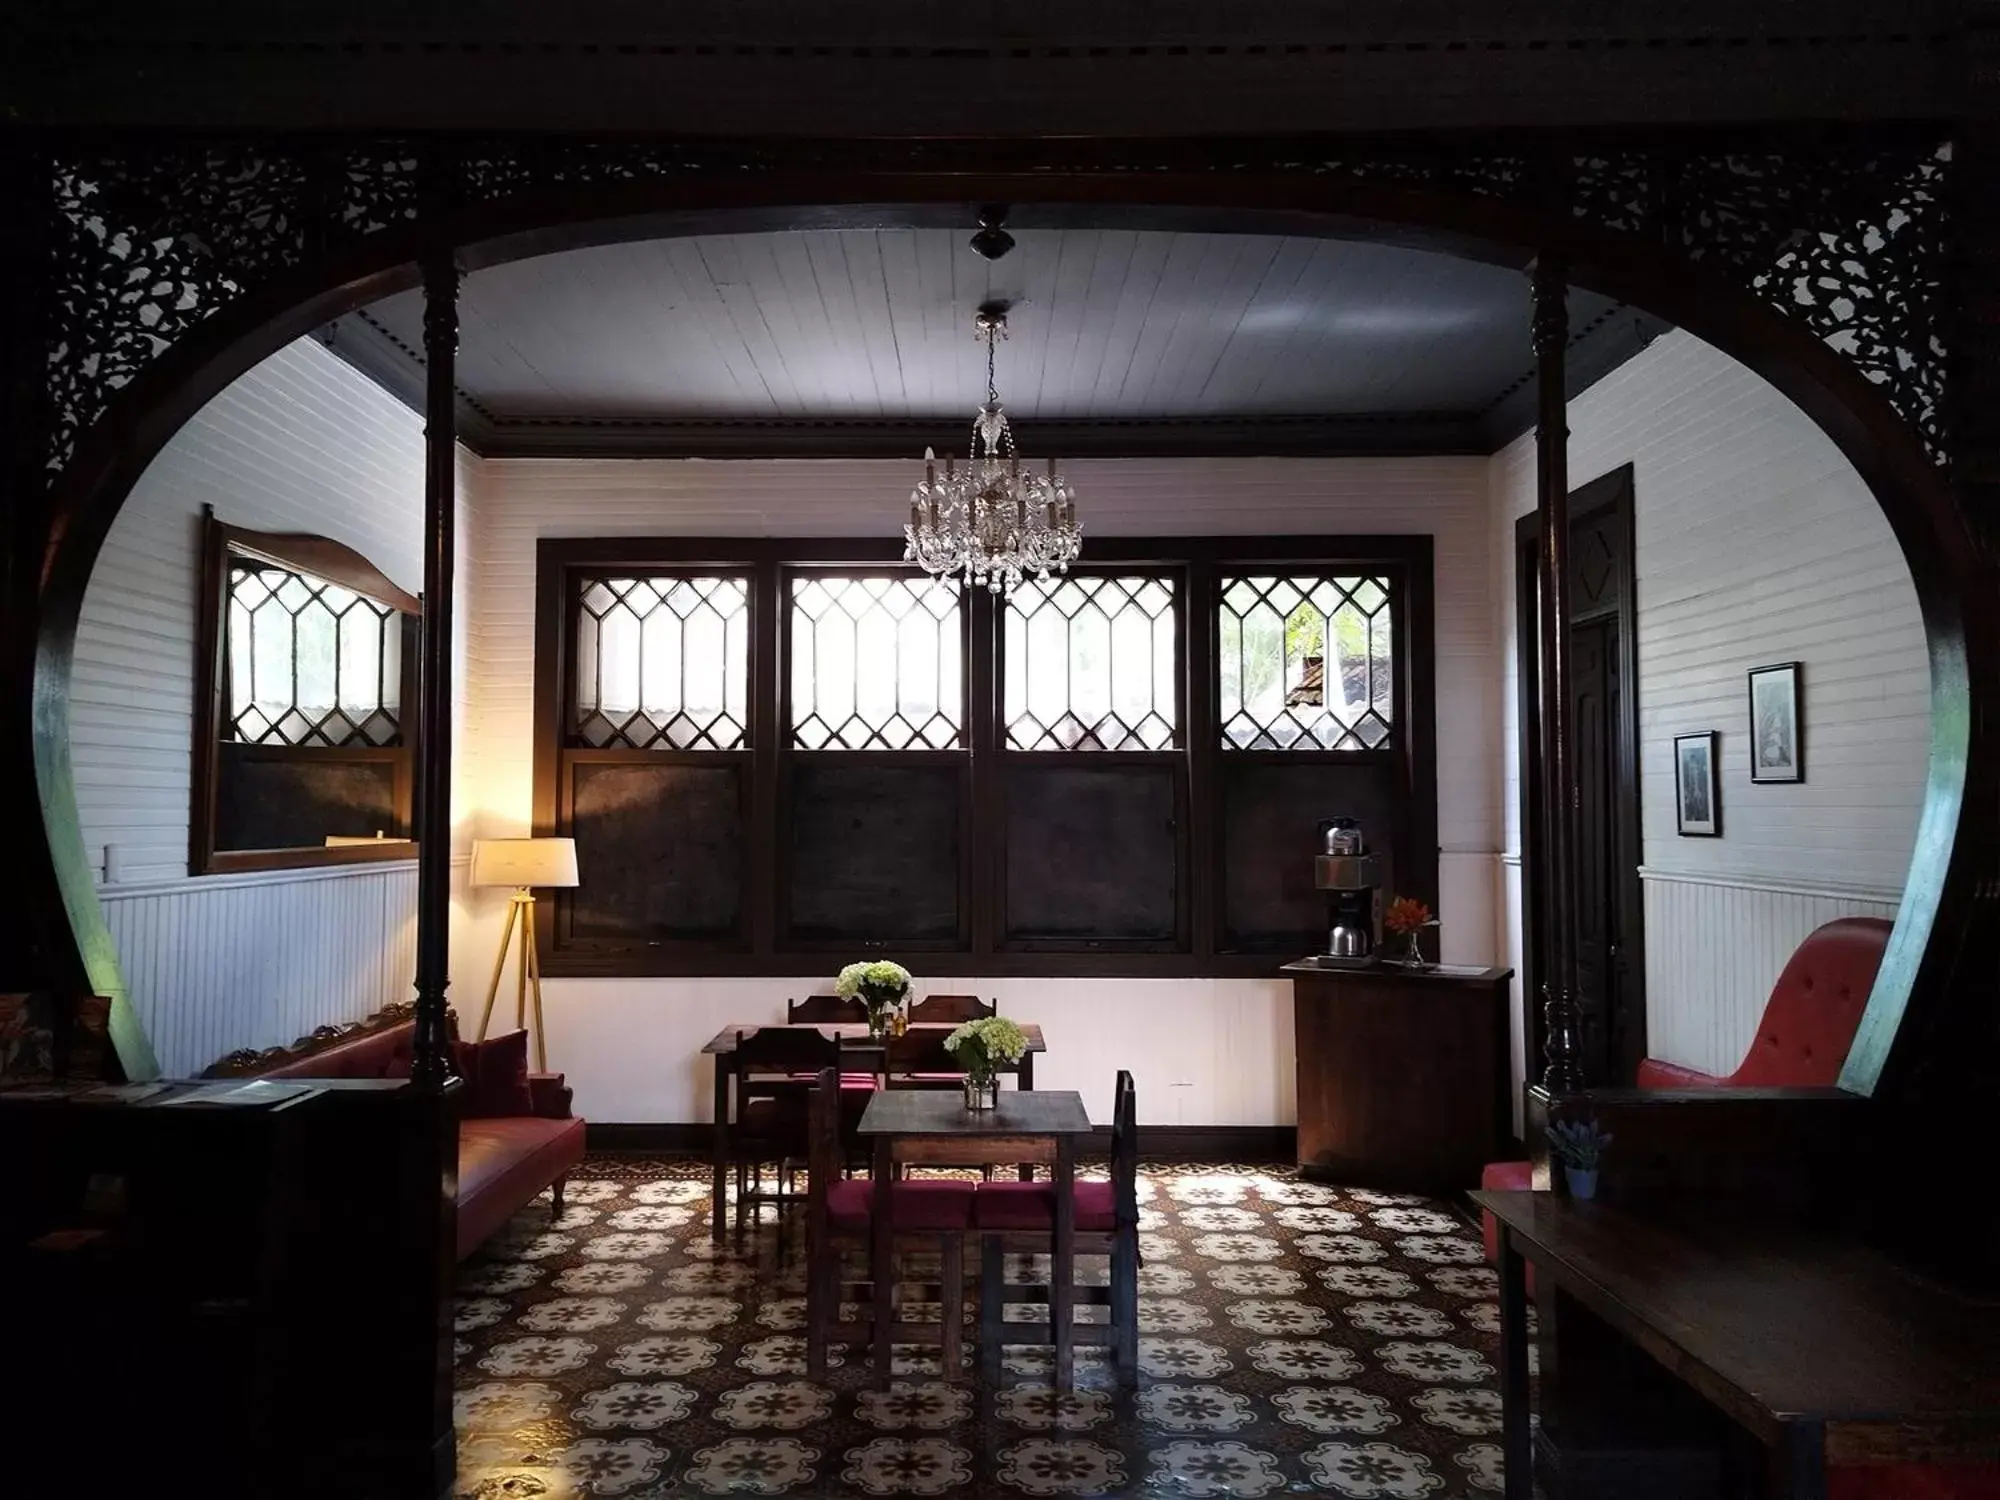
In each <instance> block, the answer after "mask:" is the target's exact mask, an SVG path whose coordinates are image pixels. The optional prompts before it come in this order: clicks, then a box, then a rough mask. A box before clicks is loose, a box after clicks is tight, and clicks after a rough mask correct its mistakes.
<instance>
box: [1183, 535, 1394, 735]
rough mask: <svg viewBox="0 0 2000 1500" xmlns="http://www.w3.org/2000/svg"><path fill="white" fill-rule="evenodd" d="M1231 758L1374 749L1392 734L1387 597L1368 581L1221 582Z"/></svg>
mask: <svg viewBox="0 0 2000 1500" xmlns="http://www.w3.org/2000/svg"><path fill="white" fill-rule="evenodd" d="M1221 585H1222V588H1221V606H1220V610H1219V613H1218V617H1217V622H1216V623H1217V626H1218V631H1217V635H1218V645H1219V650H1220V661H1219V663H1218V667H1219V673H1218V693H1219V696H1218V699H1217V703H1216V708H1217V714H1218V718H1219V719H1220V722H1221V726H1222V746H1223V748H1224V749H1230V750H1382V749H1389V748H1392V747H1393V744H1394V737H1395V726H1396V698H1395V682H1396V661H1395V644H1394V640H1395V637H1394V631H1393V628H1392V626H1393V610H1394V591H1393V590H1392V588H1391V587H1390V582H1389V580H1388V579H1387V578H1384V577H1380V576H1375V575H1365V574H1364V575H1348V574H1341V575H1337V576H1314V577H1296V576H1293V577H1271V576H1260V577H1236V578H1224V579H1222V580H1221Z"/></svg>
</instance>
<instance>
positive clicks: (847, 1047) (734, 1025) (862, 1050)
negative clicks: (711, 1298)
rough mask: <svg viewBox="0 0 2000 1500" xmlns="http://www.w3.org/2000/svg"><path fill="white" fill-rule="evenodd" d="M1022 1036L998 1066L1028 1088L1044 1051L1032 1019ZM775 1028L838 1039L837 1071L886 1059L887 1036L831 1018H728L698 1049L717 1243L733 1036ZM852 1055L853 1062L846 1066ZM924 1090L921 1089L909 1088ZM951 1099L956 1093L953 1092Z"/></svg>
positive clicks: (722, 1222)
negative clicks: (709, 1085)
mask: <svg viewBox="0 0 2000 1500" xmlns="http://www.w3.org/2000/svg"><path fill="white" fill-rule="evenodd" d="M1014 1024H1015V1025H1017V1026H1019V1027H1020V1028H1021V1034H1022V1035H1023V1036H1025V1037H1026V1038H1027V1039H1028V1050H1027V1051H1026V1052H1025V1053H1023V1054H1022V1056H1021V1060H1020V1062H1018V1063H1016V1064H1014V1065H1013V1066H1012V1067H1003V1068H1001V1069H1000V1071H1001V1072H1003V1073H1012V1074H1013V1075H1014V1078H1015V1084H1016V1090H1017V1091H1019V1090H1029V1089H1033V1088H1034V1086H1035V1055H1036V1054H1037V1053H1040V1052H1046V1051H1048V1050H1049V1048H1048V1043H1047V1042H1046V1041H1045V1040H1044V1039H1043V1037H1042V1028H1041V1027H1040V1026H1039V1025H1037V1024H1036V1023H1035V1022H1033V1021H1016V1022H1015V1023H1014ZM959 1025H960V1023H959V1022H957V1021H918V1022H912V1023H911V1025H910V1028H909V1029H910V1030H911V1031H913V1032H923V1031H939V1032H946V1033H949V1032H952V1031H955V1030H957V1029H958V1027H959ZM766 1028H774V1029H780V1030H786V1031H817V1032H819V1033H820V1035H822V1036H830V1037H837V1038H838V1039H839V1041H840V1052H841V1070H842V1071H843V1072H870V1073H874V1074H875V1075H876V1076H877V1077H880V1076H881V1074H882V1070H883V1064H884V1062H885V1061H886V1057H887V1051H888V1042H887V1039H886V1038H882V1037H871V1036H870V1035H869V1034H868V1027H867V1025H866V1023H864V1022H860V1021H835V1022H805V1021H801V1022H786V1021H731V1022H730V1023H729V1024H728V1025H726V1026H724V1027H723V1028H722V1030H720V1031H718V1032H717V1033H716V1034H715V1035H714V1036H712V1037H710V1038H709V1039H708V1044H707V1045H706V1046H704V1047H703V1048H702V1049H701V1050H702V1052H703V1053H704V1054H705V1055H706V1056H709V1057H712V1058H714V1059H715V1106H714V1110H715V1112H714V1122H715V1123H714V1138H713V1142H712V1149H711V1158H710V1159H711V1163H712V1176H713V1191H712V1192H711V1193H710V1194H709V1234H710V1236H711V1237H712V1238H713V1239H714V1240H715V1242H716V1243H717V1244H720V1243H722V1239H723V1235H724V1234H725V1233H726V1232H727V1225H728V1219H729V1214H728V1204H727V1202H726V1201H725V1200H726V1197H727V1192H728V1186H729V1132H730V1130H731V1128H732V1127H733V1126H734V1124H735V1119H736V1112H735V1109H734V1108H733V1107H732V1105H733V1104H734V1102H735V1099H734V1096H735V1094H736V1093H737V1092H738V1090H737V1088H736V1085H737V1083H738V1082H739V1079H738V1075H737V1068H736V1039H737V1037H739V1036H745V1035H748V1034H749V1033H751V1032H753V1031H763V1030H765V1029H766ZM849 1058H852V1059H853V1061H854V1064H855V1066H853V1067H851V1068H850V1067H849V1066H848V1059H849ZM913 1092H926V1091H913ZM951 1097H952V1098H953V1099H954V1100H956V1099H957V1098H958V1095H956V1094H952V1095H951Z"/></svg>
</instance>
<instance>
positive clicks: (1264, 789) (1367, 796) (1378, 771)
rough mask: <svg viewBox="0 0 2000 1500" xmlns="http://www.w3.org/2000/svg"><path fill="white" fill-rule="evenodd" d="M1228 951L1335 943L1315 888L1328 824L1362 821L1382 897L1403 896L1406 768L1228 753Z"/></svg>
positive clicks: (1313, 949) (1384, 761) (1373, 760)
mask: <svg viewBox="0 0 2000 1500" xmlns="http://www.w3.org/2000/svg"><path fill="white" fill-rule="evenodd" d="M1220 760H1221V764H1220V766H1219V768H1218V771H1217V776H1218V778H1219V779H1220V781H1221V783H1222V881H1221V885H1222V921H1221V925H1220V927H1219V928H1218V935H1219V943H1220V946H1221V947H1222V948H1223V950H1224V951H1228V952H1251V953H1297V952H1299V951H1300V950H1301V949H1303V950H1304V951H1305V952H1308V953H1317V952H1319V951H1320V950H1321V949H1322V948H1323V947H1325V945H1326V922H1327V916H1326V897H1325V894H1324V893H1323V892H1321V891H1319V890H1318V889H1316V888H1315V887H1314V885H1313V856H1314V855H1315V854H1317V853H1318V852H1319V840H1318V837H1317V834H1318V829H1319V825H1320V823H1321V822H1322V821H1323V820H1325V819H1327V818H1358V819H1360V821H1361V826H1362V829H1363V830H1364V832H1365V833H1366V834H1367V837H1368V842H1369V846H1370V847H1371V848H1373V849H1374V850H1375V851H1376V854H1377V857H1378V858H1379V859H1380V861H1381V870H1382V890H1383V892H1384V899H1385V900H1386V899H1387V893H1388V892H1390V891H1393V890H1395V889H1396V885H1395V878H1396V864H1397V861H1396V848H1397V839H1398V837H1399V836H1400V834H1401V833H1402V831H1403V830H1402V829H1401V828H1400V827H1399V826H1398V822H1399V820H1398V818H1397V811H1396V810H1397V806H1398V803H1399V800H1400V799H1399V798H1398V796H1397V793H1396V778H1397V767H1396V763H1395V760H1394V758H1393V757H1391V756H1388V755H1381V756H1374V757H1369V758H1366V759H1363V758H1360V757H1356V756H1347V757H1343V758H1341V759H1339V760H1330V759H1328V760H1321V759H1314V760H1306V761H1301V760H1298V759H1296V758H1293V757H1292V756H1290V755H1289V754H1288V753H1286V752H1283V751H1280V752H1275V753H1273V754H1272V755H1269V756H1263V755H1254V756H1253V755H1237V754H1228V755H1223V756H1222V757H1221V758H1220Z"/></svg>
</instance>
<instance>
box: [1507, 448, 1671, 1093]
mask: <svg viewBox="0 0 2000 1500" xmlns="http://www.w3.org/2000/svg"><path fill="white" fill-rule="evenodd" d="M1633 509H1634V507H1633V472H1632V465H1631V464H1629V463H1628V464H1623V465H1621V466H1619V467H1618V468H1616V469H1613V470H1611V471H1610V472H1609V473H1607V474H1602V475H1600V476H1598V477H1597V478H1596V479H1593V480H1591V481H1590V483H1588V484H1586V485H1583V486H1581V487H1580V488H1578V489H1576V490H1574V491H1572V492H1571V494H1570V497H1569V515H1570V530H1571V533H1572V534H1574V533H1575V532H1576V531H1577V530H1578V528H1579V527H1582V526H1584V525H1587V524H1589V523H1592V522H1595V521H1598V520H1601V519H1604V518H1605V513H1606V512H1607V511H1610V512H1611V513H1612V514H1613V516H1615V518H1616V523H1617V525H1616V530H1617V535H1618V545H1617V546H1616V547H1615V548H1614V549H1613V551H1614V555H1613V557H1612V559H1611V562H1612V566H1613V569H1614V573H1615V581H1616V584H1617V587H1616V589H1615V590H1614V591H1612V592H1613V597H1612V598H1611V600H1610V602H1608V603H1592V602H1590V601H1591V600H1592V599H1594V598H1596V597H1597V596H1598V593H1599V591H1598V590H1594V589H1590V590H1586V589H1577V588H1574V587H1573V588H1572V589H1571V591H1570V597H1571V600H1572V607H1571V611H1570V618H1569V621H1568V626H1569V628H1571V629H1574V628H1575V627H1577V626H1578V625H1587V624H1590V623H1592V622H1594V621H1601V620H1605V619H1613V620H1615V621H1616V622H1617V631H1618V659H1617V677H1618V680H1619V683H1620V685H1621V691H1620V694H1619V700H1618V710H1617V721H1616V724H1615V725H1614V734H1615V749H1614V754H1615V757H1616V766H1615V769H1614V776H1615V784H1616V798H1615V800H1616V807H1615V809H1614V817H1615V822H1616V828H1615V834H1616V837H1617V840H1618V845H1619V851H1620V857H1619V870H1620V874H1621V879H1620V880H1619V882H1618V889H1617V890H1616V891H1615V892H1614V893H1613V894H1614V899H1615V900H1616V901H1617V902H1618V905H1619V909H1620V910H1619V929H1620V938H1621V942H1620V944H1619V954H1618V971H1619V983H1620V987H1621V990H1620V992H1621V995H1622V997H1623V999H1624V1002H1625V1005H1626V1008H1627V1010H1628V1012H1629V1018H1630V1024H1629V1026H1628V1027H1627V1029H1626V1032H1625V1035H1624V1043H1625V1044H1624V1045H1623V1046H1622V1047H1620V1048H1619V1049H1618V1050H1619V1052H1620V1053H1621V1056H1619V1057H1618V1058H1616V1059H1614V1063H1615V1064H1617V1065H1618V1066H1619V1067H1620V1070H1621V1071H1622V1072H1624V1073H1626V1074H1627V1075H1629V1073H1630V1071H1631V1069H1632V1068H1633V1067H1635V1066H1636V1065H1637V1063H1638V1060H1639V1058H1641V1057H1643V1056H1644V1055H1645V1043H1646V948H1645V933H1646V929H1645V890H1644V887H1643V883H1642V882H1641V881H1640V878H1639V861H1640V857H1641V855H1642V853H1643V850H1644V847H1645V846H1644V842H1643V830H1642V824H1641V822H1640V804H1639V665H1638V589H1637V567H1636V562H1635V553H1634V542H1633V536H1634V520H1635V517H1634V514H1633ZM1536 525H1537V523H1536V517H1535V515H1534V513H1533V512H1530V513H1529V514H1527V515H1524V516H1522V517H1521V518H1520V519H1519V520H1518V521H1517V522H1515V527H1514V618H1515V642H1516V650H1517V652H1518V654H1519V660H1520V671H1519V672H1518V673H1517V674H1516V675H1517V684H1516V687H1517V699H1516V701H1517V707H1518V712H1517V714H1516V720H1517V725H1518V737H1519V764H1520V769H1521V775H1520V811H1521V949H1522V951H1521V962H1520V970H1521V1006H1522V1012H1523V1014H1522V1017H1521V1035H1522V1038H1523V1041H1524V1044H1525V1058H1526V1065H1527V1076H1528V1079H1529V1080H1530V1081H1531V1082H1532V1081H1533V1080H1534V1079H1535V1078H1536V1077H1537V1076H1539V1073H1540V1066H1539V1062H1540V1059H1541V1057H1542V1046H1543V1041H1544V1023H1543V1016H1542V1001H1541V987H1542V978H1543V975H1544V973H1545V966H1546V963H1547V956H1546V955H1547V936H1546V933H1545V932H1544V929H1543V923H1542V920H1541V918H1542V914H1543V913H1544V912H1546V911H1547V909H1548V907H1547V899H1546V896H1545V894H1544V893H1545V891H1546V889H1547V879H1546V875H1545V873H1544V871H1543V868H1542V863H1541V850H1540V849H1539V847H1538V840H1537V837H1536V833H1537V830H1538V829H1539V828H1540V827H1541V826H1542V824H1541V819H1542V811H1543V810H1542V770H1541V753H1540V749H1539V746H1538V743H1537V735H1536V733H1535V725H1536V718H1537V714H1538V712H1539V710H1538V708H1537V705H1538V704H1539V703H1540V701H1541V698H1540V690H1541V672H1540V663H1539V659H1538V653H1537V651H1536V649H1535V646H1536V642H1537V640H1538V638H1539V637H1538V631H1537V625H1536V619H1537V615H1536V592H1537V590H1536V559H1537V556H1538V552H1539V548H1538V545H1537V543H1538V538H1537V534H1536ZM1579 565H1580V562H1579V560H1577V559H1575V558H1573V559H1572V562H1571V572H1572V575H1574V573H1575V571H1576V569H1577V567H1578V566H1579ZM1627 856H1629V858H1628V857H1627ZM1631 1081H1632V1080H1631V1078H1630V1076H1624V1077H1615V1078H1602V1077H1597V1076H1591V1077H1589V1078H1588V1082H1589V1083H1591V1084H1593V1085H1623V1084H1629V1083H1630V1082H1631Z"/></svg>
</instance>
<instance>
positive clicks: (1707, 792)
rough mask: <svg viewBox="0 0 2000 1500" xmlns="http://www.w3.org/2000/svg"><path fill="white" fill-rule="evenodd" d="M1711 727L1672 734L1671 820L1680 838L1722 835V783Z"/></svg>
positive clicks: (1714, 736)
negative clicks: (1672, 819)
mask: <svg viewBox="0 0 2000 1500" xmlns="http://www.w3.org/2000/svg"><path fill="white" fill-rule="evenodd" d="M1716 739H1717V735H1716V732H1715V731H1714V730H1713V729H1704V730H1703V731H1702V732H1701V733H1699V734H1677V735H1675V736H1674V823H1675V826H1676V827H1677V828H1679V830H1680V834H1681V837H1682V838H1690V839H1697V838H1698V839H1715V838H1721V837H1722V785H1721V783H1720V781H1719V780H1718V779H1717V778H1716V774H1715V761H1716V751H1715V744H1716Z"/></svg>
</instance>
